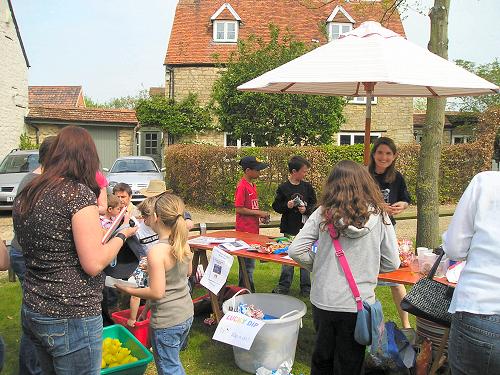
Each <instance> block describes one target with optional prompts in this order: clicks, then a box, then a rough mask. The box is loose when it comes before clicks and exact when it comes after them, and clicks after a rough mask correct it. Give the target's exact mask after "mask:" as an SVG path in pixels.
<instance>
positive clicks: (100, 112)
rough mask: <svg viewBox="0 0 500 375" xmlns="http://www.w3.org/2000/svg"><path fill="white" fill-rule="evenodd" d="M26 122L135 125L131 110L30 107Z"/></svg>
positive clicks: (133, 114)
mask: <svg viewBox="0 0 500 375" xmlns="http://www.w3.org/2000/svg"><path fill="white" fill-rule="evenodd" d="M26 120H27V121H29V120H32V121H40V120H46V121H55V122H61V121H68V122H86V123H98V122H102V123H116V124H131V125H137V123H138V121H137V117H136V115H135V111H134V110H131V109H107V108H106V109H104V108H76V107H74V108H61V107H47V106H45V107H30V109H29V112H28V115H27V116H26Z"/></svg>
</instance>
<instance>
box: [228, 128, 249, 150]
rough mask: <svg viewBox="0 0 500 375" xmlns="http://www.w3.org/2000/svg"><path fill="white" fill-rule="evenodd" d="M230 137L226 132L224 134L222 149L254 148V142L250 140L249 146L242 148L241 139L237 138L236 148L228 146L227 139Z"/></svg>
mask: <svg viewBox="0 0 500 375" xmlns="http://www.w3.org/2000/svg"><path fill="white" fill-rule="evenodd" d="M229 135H230V133H228V132H224V147H236V148H241V147H255V142H254V141H253V139H252V142H251V143H250V146H246V145H245V146H242V144H241V138H238V139H237V140H236V146H228V144H227V137H228V136H229Z"/></svg>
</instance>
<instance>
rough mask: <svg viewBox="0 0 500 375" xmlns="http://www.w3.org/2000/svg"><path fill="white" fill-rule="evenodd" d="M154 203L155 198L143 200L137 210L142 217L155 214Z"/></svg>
mask: <svg viewBox="0 0 500 375" xmlns="http://www.w3.org/2000/svg"><path fill="white" fill-rule="evenodd" d="M155 203H156V197H149V198H146V199H144V200H143V201H142V202H141V203H140V204H139V207H137V208H138V209H139V211H140V212H141V215H142V216H152V215H153V214H154V212H155Z"/></svg>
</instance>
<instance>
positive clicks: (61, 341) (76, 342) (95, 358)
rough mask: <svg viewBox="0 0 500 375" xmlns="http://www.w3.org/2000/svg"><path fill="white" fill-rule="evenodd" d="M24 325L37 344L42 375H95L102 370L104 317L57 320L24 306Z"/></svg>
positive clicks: (24, 329)
mask: <svg viewBox="0 0 500 375" xmlns="http://www.w3.org/2000/svg"><path fill="white" fill-rule="evenodd" d="M22 324H23V331H24V333H25V334H27V335H28V336H29V337H30V338H31V340H32V341H33V343H34V344H35V347H36V353H37V358H38V361H39V362H40V367H41V368H42V372H43V374H45V375H51V374H56V373H57V374H68V375H69V374H71V375H73V374H75V375H76V374H78V375H84V374H89V375H95V374H99V372H100V371H101V357H102V316H101V315H98V316H91V317H87V318H73V319H72V318H54V317H50V316H47V315H43V314H39V313H37V312H34V311H31V310H29V309H28V308H26V306H24V305H23V308H22ZM56 369H57V370H56Z"/></svg>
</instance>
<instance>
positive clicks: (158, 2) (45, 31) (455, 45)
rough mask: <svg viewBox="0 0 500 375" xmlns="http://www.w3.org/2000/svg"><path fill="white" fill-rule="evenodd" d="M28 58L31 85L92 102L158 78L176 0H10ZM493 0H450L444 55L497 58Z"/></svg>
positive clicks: (415, 21) (409, 28)
mask: <svg viewBox="0 0 500 375" xmlns="http://www.w3.org/2000/svg"><path fill="white" fill-rule="evenodd" d="M409 1H410V4H411V7H412V9H410V10H408V11H406V12H405V13H404V17H405V18H404V20H403V23H404V26H405V30H406V33H407V37H408V39H409V40H411V41H413V42H415V43H417V44H419V45H422V46H424V47H425V46H426V45H427V42H428V39H429V27H430V26H429V19H428V17H426V16H424V15H421V14H420V13H419V12H417V11H415V10H414V9H416V10H418V11H420V12H423V13H424V14H427V13H428V9H429V6H430V5H432V3H433V1H432V0H409ZM12 3H13V6H14V10H15V13H16V18H17V22H18V24H19V27H20V30H21V35H22V38H23V42H24V46H25V48H26V51H27V54H28V58H29V61H30V64H31V68H30V70H29V84H30V85H82V86H83V89H84V92H85V94H86V95H87V96H90V97H91V98H93V99H94V100H98V101H106V100H109V99H111V98H113V97H120V96H126V95H135V94H137V93H138V92H139V91H140V90H141V89H144V88H145V89H147V88H149V87H151V86H162V85H163V84H164V75H165V73H164V67H163V60H164V57H165V52H166V49H167V44H168V37H169V33H170V29H171V26H172V20H173V17H174V13H175V5H176V1H175V0H142V1H141V0H86V1H83V0H43V1H42V0H12ZM499 19H500V1H499V0H452V6H451V9H450V24H449V39H450V42H449V58H450V59H458V58H461V59H465V60H471V61H475V62H478V63H487V62H491V61H493V59H494V58H500V41H499V40H500V38H499V35H500V26H499V24H498V20H499Z"/></svg>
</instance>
